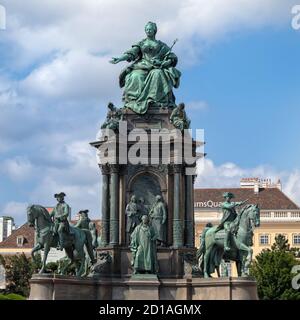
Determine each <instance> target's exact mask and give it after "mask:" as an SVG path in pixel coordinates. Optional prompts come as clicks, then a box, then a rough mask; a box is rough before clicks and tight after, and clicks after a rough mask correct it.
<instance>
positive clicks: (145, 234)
mask: <svg viewBox="0 0 300 320" xmlns="http://www.w3.org/2000/svg"><path fill="white" fill-rule="evenodd" d="M156 238H157V234H156V232H155V230H154V228H153V227H152V226H149V225H148V226H145V225H143V224H142V223H141V224H139V225H138V226H137V227H136V228H135V229H134V231H133V232H132V234H131V242H130V248H131V251H132V252H133V254H134V264H133V267H134V269H135V270H137V271H148V272H151V273H156V271H157V257H156Z"/></svg>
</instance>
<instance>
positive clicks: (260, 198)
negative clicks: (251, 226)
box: [194, 188, 299, 210]
mask: <svg viewBox="0 0 300 320" xmlns="http://www.w3.org/2000/svg"><path fill="white" fill-rule="evenodd" d="M227 191H228V192H232V193H233V194H234V195H235V198H234V200H233V201H243V200H246V199H249V201H248V203H253V204H258V205H259V207H260V209H262V210H299V206H297V205H296V204H295V203H294V202H293V201H292V200H291V199H290V198H288V197H287V196H286V195H285V194H284V193H283V192H282V191H280V190H279V189H277V188H266V189H260V190H259V193H257V194H255V193H254V189H253V188H222V189H195V191H194V202H205V201H209V200H211V201H213V202H222V201H224V199H223V193H224V192H227Z"/></svg>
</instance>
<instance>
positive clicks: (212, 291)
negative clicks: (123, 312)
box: [29, 274, 258, 300]
mask: <svg viewBox="0 0 300 320" xmlns="http://www.w3.org/2000/svg"><path fill="white" fill-rule="evenodd" d="M30 288H31V290H30V297H29V299H30V300H139V299H142V300H257V299H258V296H257V286H256V281H255V280H254V279H253V278H211V279H202V278H190V279H174V278H163V279H160V278H157V277H156V276H153V275H144V276H142V275H134V276H131V277H126V278H117V277H115V278H108V277H106V278H98V279H92V278H76V277H70V276H69V277H65V276H54V275H52V274H42V275H34V276H33V277H32V279H31V280H30Z"/></svg>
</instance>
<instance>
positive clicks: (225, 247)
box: [224, 231, 230, 251]
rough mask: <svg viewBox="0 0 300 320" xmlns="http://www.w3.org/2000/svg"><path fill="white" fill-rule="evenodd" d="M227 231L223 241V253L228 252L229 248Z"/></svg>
mask: <svg viewBox="0 0 300 320" xmlns="http://www.w3.org/2000/svg"><path fill="white" fill-rule="evenodd" d="M229 234H230V232H229V231H225V239H224V250H225V251H230V247H229Z"/></svg>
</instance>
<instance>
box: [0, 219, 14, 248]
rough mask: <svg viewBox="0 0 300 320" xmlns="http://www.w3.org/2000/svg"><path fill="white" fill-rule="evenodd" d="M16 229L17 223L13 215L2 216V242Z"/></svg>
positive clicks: (0, 232)
mask: <svg viewBox="0 0 300 320" xmlns="http://www.w3.org/2000/svg"><path fill="white" fill-rule="evenodd" d="M13 230H15V223H14V219H13V218H12V217H7V216H3V217H0V242H2V241H3V240H5V239H6V238H7V237H9V236H10V235H11V234H12V232H13Z"/></svg>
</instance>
